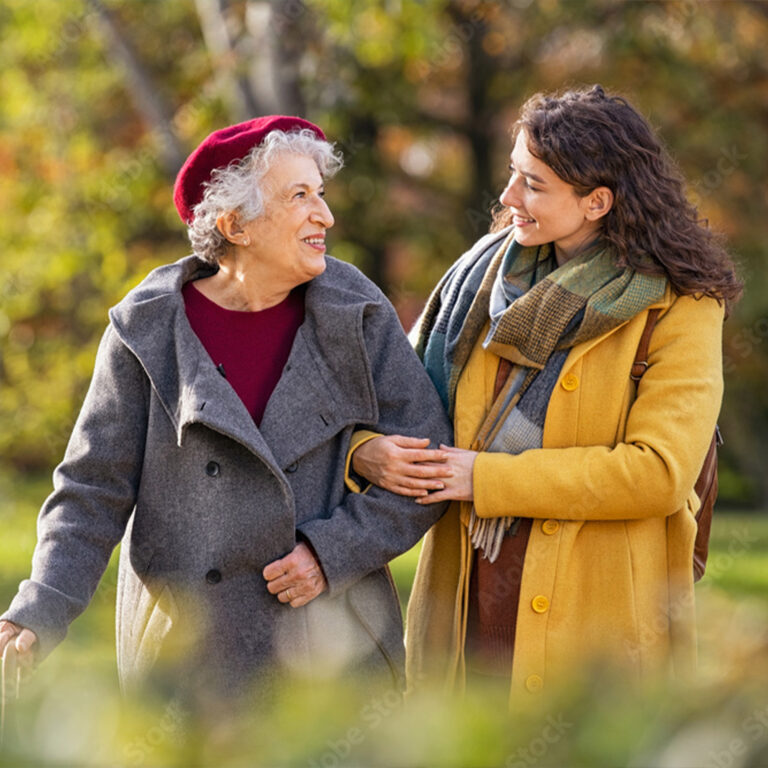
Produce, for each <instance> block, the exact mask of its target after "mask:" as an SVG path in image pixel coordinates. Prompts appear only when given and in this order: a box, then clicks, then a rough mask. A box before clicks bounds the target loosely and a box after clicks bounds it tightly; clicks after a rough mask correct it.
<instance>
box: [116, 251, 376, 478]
mask: <svg viewBox="0 0 768 768" xmlns="http://www.w3.org/2000/svg"><path fill="white" fill-rule="evenodd" d="M334 266H335V265H334V264H333V260H329V269H328V270H326V272H325V273H324V274H323V275H320V276H319V277H317V278H315V279H314V280H313V281H312V282H311V283H309V285H308V286H307V291H306V311H305V320H304V323H303V324H302V326H301V328H299V331H298V333H297V334H296V338H295V340H294V344H293V347H292V349H291V353H290V356H289V358H288V362H287V364H286V366H285V369H284V370H283V374H282V376H281V378H280V381H279V382H278V384H277V386H276V388H275V390H274V392H273V393H272V396H271V397H270V399H269V402H268V404H267V408H266V411H265V413H264V417H263V419H262V423H261V427H260V428H257V427H256V425H255V424H254V422H253V419H252V418H251V416H250V414H249V413H248V411H247V409H246V408H245V406H244V405H243V403H242V401H241V400H240V398H239V397H238V396H237V394H236V393H235V391H234V390H233V389H232V387H231V386H230V385H229V384H228V383H227V381H226V380H225V379H224V378H223V377H222V376H221V375H220V374H219V373H218V371H217V370H216V368H215V367H214V365H213V362H212V361H211V359H210V357H209V355H208V354H207V352H206V351H205V348H204V347H203V345H202V343H201V342H200V340H199V339H198V338H197V336H196V335H195V332H194V331H193V330H192V328H191V326H190V324H189V321H188V320H187V316H186V312H185V310H184V302H183V299H182V296H181V288H182V286H183V285H184V283H186V282H187V281H189V280H194V279H196V278H198V277H202V276H203V275H204V274H209V273H210V270H211V267H210V266H208V265H205V264H204V263H203V262H201V261H200V260H198V259H196V258H195V257H187V258H185V259H181V260H180V261H178V262H176V263H175V264H170V265H168V266H166V267H161V268H159V269H157V270H155V271H154V272H153V273H151V274H150V275H149V276H148V277H147V279H146V280H145V281H144V282H142V283H141V284H140V285H139V286H138V287H137V288H136V289H134V291H132V292H131V293H130V294H129V295H128V296H127V297H126V299H124V300H123V301H122V302H121V303H120V304H118V305H117V306H116V307H114V308H113V309H112V310H111V312H110V318H111V320H112V324H113V327H114V328H115V331H116V332H117V333H118V335H119V336H120V338H121V339H122V341H123V343H124V344H126V346H127V347H128V348H129V349H131V351H132V352H133V353H134V354H135V355H136V357H137V358H138V359H139V360H140V361H141V364H142V365H143V366H144V369H145V370H146V372H147V375H148V376H149V378H150V380H151V382H152V386H153V388H154V389H155V391H156V392H157V394H158V396H159V398H160V401H161V402H162V404H163V407H164V408H165V410H166V412H167V414H168V416H169V418H170V419H171V421H172V423H173V425H174V429H175V430H176V435H177V441H178V444H179V445H181V444H182V442H183V439H184V431H185V429H186V427H187V426H189V425H190V424H204V425H206V426H208V427H209V428H211V429H213V430H215V431H217V432H219V433H221V434H223V435H226V436H228V437H231V438H232V439H233V440H236V441H237V442H239V443H241V444H242V445H244V446H245V447H246V448H247V449H248V450H250V451H251V452H252V453H254V454H255V455H256V456H258V457H259V458H261V459H262V461H264V463H265V464H266V465H267V466H268V467H269V468H270V470H271V471H272V472H273V473H275V474H276V475H278V476H280V477H281V478H282V477H283V475H282V469H284V468H285V467H287V466H288V465H290V464H291V463H293V462H294V461H296V460H297V459H298V458H299V457H300V456H302V455H304V454H306V453H308V452H309V451H311V450H312V449H313V448H315V447H317V446H318V445H320V444H322V443H323V442H325V441H326V440H328V439H329V438H330V437H332V436H333V435H334V434H336V433H338V432H339V431H340V430H341V429H343V428H344V427H345V426H347V425H349V424H358V423H359V424H369V425H372V424H375V423H376V421H377V420H378V409H377V407H376V399H375V390H374V385H373V378H372V375H371V371H370V366H369V363H368V356H367V353H366V349H365V347H364V343H363V313H364V310H365V306H366V303H367V302H366V299H365V297H363V296H360V295H359V294H357V293H354V292H351V291H349V290H345V288H344V287H343V286H339V285H338V284H337V281H335V279H334V272H335V268H334ZM283 479H284V478H283Z"/></svg>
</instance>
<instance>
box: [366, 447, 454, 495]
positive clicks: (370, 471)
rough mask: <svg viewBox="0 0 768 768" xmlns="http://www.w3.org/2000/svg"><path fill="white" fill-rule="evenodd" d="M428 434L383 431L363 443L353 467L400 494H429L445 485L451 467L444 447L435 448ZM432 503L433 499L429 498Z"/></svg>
mask: <svg viewBox="0 0 768 768" xmlns="http://www.w3.org/2000/svg"><path fill="white" fill-rule="evenodd" d="M428 445H429V439H428V438H420V437H405V436H404V435H384V436H382V437H375V438H374V439H373V440H369V441H368V442H366V443H363V444H362V445H361V446H360V447H359V448H357V449H356V450H355V452H354V453H353V454H352V469H354V470H355V472H357V474H358V475H362V476H363V477H364V478H365V479H366V480H368V481H369V482H371V483H373V484H374V485H378V486H379V487H380V488H384V489H385V490H387V491H392V493H399V494H400V495H401V496H426V495H427V493H428V492H429V491H435V490H440V489H442V488H444V487H445V485H444V483H443V478H446V477H450V476H451V472H452V470H451V469H450V467H449V466H448V465H446V464H445V463H444V462H445V461H446V454H445V453H444V451H440V450H432V449H429V448H428V447H427V446H428ZM430 503H431V502H430Z"/></svg>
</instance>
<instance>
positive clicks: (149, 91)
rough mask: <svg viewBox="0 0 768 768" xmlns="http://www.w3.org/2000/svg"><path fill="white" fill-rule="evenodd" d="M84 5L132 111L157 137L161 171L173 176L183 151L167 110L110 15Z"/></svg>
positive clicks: (93, 2)
mask: <svg viewBox="0 0 768 768" xmlns="http://www.w3.org/2000/svg"><path fill="white" fill-rule="evenodd" d="M88 3H89V5H90V6H91V7H92V8H93V10H94V12H95V15H96V19H97V20H98V25H99V28H100V30H101V32H102V34H103V35H104V37H105V39H106V43H107V44H106V49H107V53H108V55H109V56H110V57H111V58H112V59H113V60H114V61H115V63H116V64H117V65H118V66H120V67H121V68H122V69H123V70H124V72H125V74H126V78H127V86H128V91H129V93H130V94H131V96H132V97H133V100H134V103H135V105H136V108H137V109H138V110H139V112H140V113H141V115H142V117H143V118H144V119H145V120H146V121H147V123H148V124H149V125H150V126H151V127H152V131H153V132H154V133H155V135H156V136H157V137H158V140H159V145H160V161H161V163H162V165H163V168H164V170H165V172H166V174H168V176H170V177H173V176H175V175H176V172H177V171H178V170H179V168H180V167H181V165H182V163H183V162H184V158H185V157H186V152H185V151H184V148H183V147H182V145H181V142H180V141H179V138H178V136H177V135H176V133H175V132H174V130H173V128H172V121H171V110H170V108H169V107H168V105H167V104H166V103H165V101H164V100H163V99H162V97H161V96H160V93H159V91H158V89H157V88H156V86H155V85H154V84H153V83H152V80H151V78H150V76H149V73H148V72H147V71H146V69H145V68H144V66H143V65H142V63H141V61H140V59H139V57H138V55H137V54H136V51H135V50H134V48H133V46H132V45H131V43H130V41H129V40H128V38H127V36H126V35H125V34H124V32H123V30H122V29H121V28H120V25H119V23H118V21H117V20H116V19H115V17H114V16H113V15H112V13H111V12H110V11H109V10H107V8H106V7H105V6H104V5H102V3H101V2H100V1H99V0H88Z"/></svg>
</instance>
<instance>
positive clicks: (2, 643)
mask: <svg viewBox="0 0 768 768" xmlns="http://www.w3.org/2000/svg"><path fill="white" fill-rule="evenodd" d="M36 642H37V635H36V634H35V633H34V632H33V631H32V630H31V629H26V628H25V627H20V626H19V625H18V624H14V623H13V622H12V621H0V656H2V654H4V653H5V649H6V646H7V645H9V644H11V645H12V646H13V649H15V651H16V660H17V661H18V663H19V665H20V666H22V667H26V668H29V667H31V666H32V662H33V661H34V658H35V652H34V650H33V648H32V646H34V644H35V643H36ZM8 650H9V652H12V649H10V648H9V649H8Z"/></svg>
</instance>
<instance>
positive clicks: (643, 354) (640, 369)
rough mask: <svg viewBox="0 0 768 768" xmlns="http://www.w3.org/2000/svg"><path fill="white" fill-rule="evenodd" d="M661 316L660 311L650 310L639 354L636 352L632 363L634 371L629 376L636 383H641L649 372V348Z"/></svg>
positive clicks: (638, 350) (638, 346)
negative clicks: (644, 375)
mask: <svg viewBox="0 0 768 768" xmlns="http://www.w3.org/2000/svg"><path fill="white" fill-rule="evenodd" d="M660 314H661V310H660V309H649V310H648V319H647V320H646V321H645V328H643V335H642V336H641V337H640V341H639V343H638V345H637V352H635V362H634V363H632V371H631V372H630V374H629V378H630V379H632V381H634V382H638V381H640V379H642V378H643V374H644V373H645V372H646V370H648V347H649V345H650V343H651V334H652V333H653V329H654V327H655V325H656V321H657V320H658V319H659V315H660Z"/></svg>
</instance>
